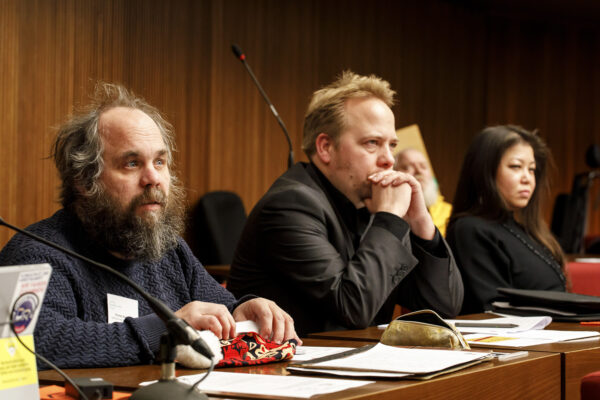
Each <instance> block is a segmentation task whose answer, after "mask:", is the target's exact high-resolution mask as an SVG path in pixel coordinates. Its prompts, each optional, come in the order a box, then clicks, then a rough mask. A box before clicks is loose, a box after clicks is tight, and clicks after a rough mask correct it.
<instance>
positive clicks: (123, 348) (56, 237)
mask: <svg viewBox="0 0 600 400" xmlns="http://www.w3.org/2000/svg"><path fill="white" fill-rule="evenodd" d="M27 230H30V231H31V232H34V233H36V234H38V235H40V236H42V237H44V238H45V239H48V240H50V241H53V242H55V243H58V244H60V245H62V246H64V247H67V248H69V249H71V250H73V251H75V252H77V253H79V254H82V255H84V256H87V257H89V258H91V259H93V260H96V261H99V262H101V263H104V264H107V265H109V266H111V267H113V268H115V269H117V270H119V271H120V272H122V273H123V274H125V275H127V276H128V277H129V278H131V279H132V280H133V281H135V282H136V283H137V284H139V285H140V286H142V287H143V288H144V289H146V290H147V291H148V292H149V293H150V294H152V295H153V296H155V297H157V298H159V299H161V300H162V301H164V302H165V303H166V304H167V305H168V306H169V307H170V308H171V309H172V310H178V309H179V308H181V307H183V306H184V305H185V304H187V303H189V302H191V301H193V300H200V301H205V302H212V303H220V304H224V305H226V306H227V307H228V308H229V311H230V312H231V311H233V309H234V308H235V306H236V305H237V304H238V303H237V302H236V299H235V298H234V296H233V295H232V294H231V293H230V292H229V291H227V290H226V289H224V288H223V287H222V286H221V285H219V284H218V283H217V282H216V281H215V280H214V279H213V278H212V277H211V276H210V275H209V274H208V273H207V272H206V270H205V269H204V268H203V267H202V265H201V264H200V262H199V261H198V259H196V257H195V256H194V255H193V254H192V252H191V250H190V249H189V247H188V246H187V245H186V243H185V242H184V241H183V240H182V239H180V240H179V245H178V246H177V248H175V249H174V250H171V251H170V252H168V253H167V254H166V255H165V256H164V257H163V258H162V259H161V260H160V261H158V262H136V261H124V260H121V259H118V258H115V257H113V256H112V255H110V254H109V253H108V252H106V251H104V250H103V249H100V248H98V247H97V246H95V245H94V244H93V243H92V241H91V240H90V239H89V237H88V235H87V234H86V233H85V231H84V229H83V227H82V226H81V224H80V222H79V220H78V219H77V218H76V217H75V215H73V214H72V213H70V212H68V211H65V210H59V211H58V212H56V213H55V214H54V215H53V216H52V217H50V218H48V219H46V220H43V221H40V222H38V223H36V224H34V225H31V226H30V227H28V228H27ZM39 263H49V264H50V265H51V266H52V275H51V277H50V283H49V286H48V289H47V292H46V297H45V299H44V302H43V305H42V310H41V312H40V316H39V320H38V323H37V326H36V329H35V333H34V338H35V345H36V351H38V352H39V353H41V354H42V355H44V356H45V357H47V358H48V359H49V360H50V361H52V362H54V363H56V364H57V365H58V366H59V367H62V368H91V367H107V366H121V365H133V364H140V363H150V362H152V361H153V360H154V357H155V353H156V352H157V351H158V345H159V339H160V335H161V334H162V332H164V330H165V327H164V324H163V323H162V321H161V320H160V319H159V318H158V317H157V316H156V315H155V314H154V313H153V311H152V309H151V308H150V307H149V305H148V303H147V302H146V301H145V300H143V299H142V298H141V296H140V295H138V294H137V293H136V292H135V291H134V290H133V289H132V288H130V287H129V286H127V285H126V284H125V283H123V282H122V281H120V280H119V279H118V278H116V277H115V276H113V275H111V274H109V273H107V272H105V271H102V270H99V269H98V268H96V267H94V266H92V265H88V264H86V263H84V262H83V261H79V260H77V259H74V258H72V257H70V256H67V255H65V254H64V253H62V252H60V251H58V250H55V249H53V248H51V247H48V246H46V245H44V244H41V243H39V242H36V241H34V240H33V239H29V238H28V237H26V236H24V235H22V234H17V235H15V236H14V237H13V238H12V239H11V240H10V242H9V243H8V244H7V245H6V246H5V247H4V249H3V250H2V252H0V265H23V264H39ZM107 293H112V294H116V295H119V296H123V297H127V298H130V299H136V300H137V301H138V305H139V318H127V319H126V320H125V321H124V322H122V323H112V324H108V323H107V299H106V295H107ZM38 365H39V368H47V366H46V365H45V364H38Z"/></svg>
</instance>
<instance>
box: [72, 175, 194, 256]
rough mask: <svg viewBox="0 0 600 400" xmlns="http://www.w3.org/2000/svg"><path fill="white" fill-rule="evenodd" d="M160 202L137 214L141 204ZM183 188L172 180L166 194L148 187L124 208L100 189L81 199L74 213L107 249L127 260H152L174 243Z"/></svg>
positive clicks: (180, 229)
mask: <svg viewBox="0 0 600 400" xmlns="http://www.w3.org/2000/svg"><path fill="white" fill-rule="evenodd" d="M148 203H159V204H160V205H162V208H161V209H160V210H159V211H148V212H146V213H144V215H143V216H139V215H137V214H136V210H137V209H138V208H139V207H140V206H141V205H142V204H148ZM183 204H184V191H183V189H182V188H181V187H180V186H178V184H177V182H176V181H175V179H172V181H171V187H170V193H169V195H168V196H167V195H166V194H165V193H164V192H163V191H162V190H161V189H158V188H155V187H147V188H146V189H145V190H144V193H142V194H141V195H139V196H137V197H135V198H134V199H133V200H132V201H131V202H130V203H129V205H128V206H127V207H122V206H121V204H120V203H119V201H118V200H116V199H115V198H114V197H112V196H111V195H110V194H109V193H107V192H106V190H105V189H104V188H101V190H100V192H99V193H98V194H97V195H94V196H90V197H84V198H80V199H78V200H77V201H76V202H75V207H74V208H75V212H76V213H77V216H78V217H79V219H80V220H81V223H82V224H83V227H84V228H85V230H86V231H87V232H88V233H89V234H90V235H91V236H92V239H94V240H95V241H96V242H97V243H98V244H100V245H101V246H103V247H104V248H105V249H106V250H108V251H110V252H112V253H117V254H118V255H120V256H122V257H124V258H127V259H136V260H141V261H155V260H158V259H160V258H162V257H163V256H164V255H165V253H166V252H167V251H169V250H171V249H173V248H174V247H175V246H177V240H178V238H179V236H180V235H181V233H182V232H183V227H184V218H183V216H184V205H183Z"/></svg>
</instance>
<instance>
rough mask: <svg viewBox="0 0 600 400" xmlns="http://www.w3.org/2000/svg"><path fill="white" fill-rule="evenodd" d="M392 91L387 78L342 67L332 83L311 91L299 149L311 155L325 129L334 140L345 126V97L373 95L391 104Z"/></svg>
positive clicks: (390, 105)
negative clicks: (344, 69)
mask: <svg viewBox="0 0 600 400" xmlns="http://www.w3.org/2000/svg"><path fill="white" fill-rule="evenodd" d="M395 94H396V92H394V91H393V90H392V89H390V84H389V82H387V81H385V80H383V79H381V78H379V77H378V76H375V75H369V76H362V75H358V74H355V73H354V72H352V71H344V72H342V74H341V75H340V76H339V77H338V78H337V80H335V81H334V82H333V83H331V84H329V85H327V86H325V87H323V88H321V89H319V90H317V91H316V92H314V93H313V96H312V99H311V100H310V104H309V105H308V109H307V110H306V115H305V117H304V133H303V137H302V150H304V153H306V155H307V156H308V158H311V157H312V156H313V154H315V152H316V144H315V142H316V140H317V136H319V134H320V133H326V134H327V135H329V137H331V138H332V139H333V141H334V142H336V143H337V140H338V138H339V136H340V133H341V132H342V130H343V129H344V128H345V110H344V106H345V103H346V100H348V99H352V98H357V97H376V98H378V99H380V100H381V101H383V102H384V103H385V104H386V105H387V106H388V107H390V108H391V107H392V106H393V105H394V95H395Z"/></svg>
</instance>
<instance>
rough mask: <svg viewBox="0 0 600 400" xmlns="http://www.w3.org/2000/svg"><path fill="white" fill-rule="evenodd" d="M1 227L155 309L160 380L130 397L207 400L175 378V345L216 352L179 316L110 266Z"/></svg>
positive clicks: (140, 399) (0, 222)
mask: <svg viewBox="0 0 600 400" xmlns="http://www.w3.org/2000/svg"><path fill="white" fill-rule="evenodd" d="M0 225H4V226H6V227H7V228H10V229H12V230H14V231H17V232H19V233H22V234H23V235H25V236H28V237H30V238H32V239H34V240H37V241H39V242H41V243H44V244H45V245H47V246H50V247H52V248H55V249H57V250H59V251H62V252H64V253H66V254H68V255H70V256H72V257H75V258H77V259H79V260H82V261H84V262H87V263H90V264H92V265H94V266H95V267H98V268H100V269H102V270H104V271H107V272H109V273H111V274H113V275H115V276H117V277H118V278H119V279H121V280H123V281H125V282H126V283H127V284H128V285H130V286H131V287H132V288H133V289H135V291H137V292H138V293H139V294H140V295H141V296H142V297H143V298H144V299H145V300H146V301H147V302H148V304H149V305H150V307H151V308H152V310H154V312H155V313H156V314H157V315H158V316H159V317H160V319H161V320H162V321H163V322H164V323H165V325H166V327H167V332H165V333H164V334H163V335H162V336H161V344H160V360H161V363H162V365H161V377H160V379H159V381H158V382H155V383H153V384H151V385H148V386H146V387H143V388H141V389H138V390H136V391H135V392H134V394H133V396H132V397H131V398H132V399H134V400H157V399H161V400H162V399H170V400H205V399H208V397H207V396H206V395H205V394H203V393H200V392H199V391H198V390H195V387H192V386H189V385H187V384H185V383H182V382H179V381H177V380H176V379H175V357H176V346H177V345H178V344H183V345H190V346H192V348H193V349H194V350H196V351H197V352H199V353H200V354H202V355H203V356H205V357H206V358H208V359H209V360H211V363H212V362H213V361H212V357H213V353H212V351H211V350H210V348H209V347H208V346H207V345H206V343H204V341H203V340H202V339H201V338H200V336H199V335H198V333H197V332H196V330H195V329H193V328H192V327H191V326H190V325H188V323H187V322H185V321H184V320H182V319H181V318H179V317H177V315H175V313H174V312H173V311H172V310H171V309H170V308H169V307H168V306H167V305H166V304H165V303H163V302H162V301H160V300H159V299H157V298H155V297H153V296H152V295H150V294H149V293H147V292H146V291H145V290H144V289H142V287H140V286H139V285H138V284H137V283H135V282H134V281H132V280H131V279H130V278H129V277H127V276H126V275H123V274H122V273H120V272H119V271H117V270H115V269H113V268H111V267H109V266H108V265H105V264H102V263H99V262H97V261H94V260H92V259H90V258H87V257H85V256H82V255H81V254H78V253H75V252H74V251H71V250H69V249H67V248H64V247H62V246H59V245H58V244H56V243H53V242H50V241H49V240H46V239H44V238H43V237H41V236H38V235H36V234H34V233H31V232H28V231H26V230H24V229H21V228H18V227H16V226H14V225H11V224H9V223H8V222H6V221H4V219H2V217H0ZM211 370H212V367H211V369H209V370H208V372H207V374H208V373H210V371H211Z"/></svg>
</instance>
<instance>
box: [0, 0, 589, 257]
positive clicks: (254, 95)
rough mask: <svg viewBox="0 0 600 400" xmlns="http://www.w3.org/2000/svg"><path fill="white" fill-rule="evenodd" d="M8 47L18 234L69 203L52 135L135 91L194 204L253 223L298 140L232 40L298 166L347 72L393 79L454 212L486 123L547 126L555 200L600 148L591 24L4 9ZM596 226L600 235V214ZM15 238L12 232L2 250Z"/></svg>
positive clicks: (285, 11)
mask: <svg viewBox="0 0 600 400" xmlns="http://www.w3.org/2000/svg"><path fill="white" fill-rule="evenodd" d="M0 35H1V36H0V110H2V112H1V113H0V143H1V146H2V155H3V158H4V166H5V167H4V168H0V187H1V188H2V189H3V190H2V192H1V195H0V215H1V216H2V217H3V218H4V219H6V220H7V221H10V222H13V223H15V224H17V225H19V226H26V225H28V224H30V223H33V222H35V221H37V220H39V219H41V218H44V217H46V216H48V215H50V214H51V213H52V212H53V211H54V210H56V209H57V208H59V205H58V204H57V202H56V198H57V190H56V189H57V187H58V180H57V177H56V173H55V170H54V166H53V163H52V160H50V159H48V158H47V156H48V154H49V152H50V144H51V142H52V138H53V135H54V132H55V127H56V126H58V125H60V123H61V121H63V120H64V119H65V118H66V116H67V115H68V113H69V112H70V111H71V110H72V108H73V106H75V105H77V104H85V102H86V98H87V94H88V93H89V92H90V90H91V88H92V87H93V84H94V82H95V81H97V80H105V81H115V82H121V83H123V84H124V85H125V86H127V87H129V88H131V89H132V90H134V91H135V92H136V93H138V94H141V95H142V96H144V97H145V98H146V99H147V100H148V101H149V102H150V103H152V104H154V105H156V106H157V107H158V108H159V109H161V110H162V111H163V112H164V113H165V115H166V117H167V118H168V119H169V120H170V121H171V122H172V123H173V125H174V127H175V130H176V132H177V146H178V150H179V151H178V153H177V158H176V160H177V166H178V170H179V175H180V177H181V178H182V180H183V182H184V184H185V186H186V187H187V189H188V192H189V196H188V197H189V202H190V204H193V203H194V202H195V201H196V199H197V198H198V197H199V196H200V195H202V194H203V193H204V192H206V191H209V190H218V189H223V190H232V191H235V192H237V193H239V194H240V195H241V196H242V198H243V200H244V203H245V205H246V207H247V208H248V210H249V209H250V208H251V207H252V206H253V204H254V203H255V202H256V201H257V200H258V199H259V198H260V196H261V195H262V194H263V193H264V192H265V191H266V189H267V188H268V187H269V185H270V184H271V183H272V182H273V180H274V179H275V178H276V177H277V176H279V175H280V174H281V173H282V172H283V171H284V170H285V168H286V160H287V156H286V154H287V144H286V142H285V140H284V138H283V136H282V133H281V131H280V128H279V126H278V124H277V122H276V121H275V119H274V118H273V117H272V115H270V112H269V110H268V109H267V107H266V106H265V105H264V103H263V100H262V98H261V97H260V95H259V93H258V92H257V91H256V89H255V87H254V86H253V84H252V82H251V81H250V79H249V77H248V76H247V75H246V72H245V71H244V70H243V66H242V65H240V63H239V61H237V60H236V59H235V57H234V56H233V54H232V53H231V50H230V47H231V44H232V43H237V44H239V45H240V47H241V48H242V49H243V50H244V51H245V53H246V55H247V61H248V63H249V64H250V65H251V67H252V69H253V70H254V72H255V74H256V75H257V77H258V78H259V79H260V80H261V82H262V83H263V86H264V88H265V90H266V92H267V93H268V95H269V97H270V98H271V100H272V101H273V103H274V104H275V105H276V107H277V109H278V111H279V113H280V114H281V116H282V118H283V120H284V121H285V123H286V125H287V127H288V130H289V132H290V135H291V137H292V141H293V144H294V149H295V155H296V159H297V160H306V157H305V156H304V155H303V154H302V152H301V149H300V145H301V135H302V122H303V115H304V111H305V109H306V106H307V102H308V99H309V97H310V94H311V93H312V92H313V91H314V90H315V89H317V88H318V87H320V86H322V85H324V84H326V83H328V82H330V81H331V80H332V79H333V77H334V76H335V75H336V74H338V73H339V72H340V71H342V70H343V69H352V70H354V71H356V72H359V73H364V74H366V73H375V74H378V75H380V76H382V77H384V78H385V79H387V80H389V81H390V83H391V84H392V87H393V88H394V89H395V90H396V91H397V92H398V97H397V104H396V105H395V107H394V112H395V114H396V119H397V121H396V125H397V127H401V126H405V125H409V124H412V123H417V124H419V125H420V127H421V131H422V133H423V136H424V139H425V142H426V144H427V147H428V150H429V152H430V156H431V159H432V161H433V164H434V168H435V170H436V174H437V176H438V178H439V180H440V182H441V185H442V190H443V192H444V194H445V195H446V197H448V198H450V199H451V198H452V197H453V195H454V187H455V185H456V181H457V175H458V169H459V166H460V163H461V160H462V157H463V154H464V151H465V149H466V146H467V145H468V143H469V142H470V140H471V137H472V136H473V134H474V133H476V132H477V131H478V130H479V129H481V128H482V127H483V126H485V125H486V124H495V123H517V124H520V125H523V126H525V127H527V128H539V129H540V130H541V132H542V135H543V136H544V137H545V138H546V139H547V141H548V143H549V145H550V147H551V149H552V151H553V152H554V154H555V157H556V163H557V165H558V166H559V167H558V169H557V174H556V177H555V178H556V179H555V192H556V193H557V192H559V191H566V190H568V189H569V188H570V185H571V179H572V176H573V174H574V173H576V172H580V171H583V170H585V165H584V163H583V161H582V154H583V151H584V150H585V147H586V146H587V145H588V144H589V143H591V142H593V141H595V142H597V143H600V116H598V114H597V113H595V110H598V109H600V60H599V57H600V52H599V50H600V48H599V47H600V30H598V29H595V28H590V27H589V25H578V24H577V23H569V24H563V25H560V24H557V23H556V22H555V21H538V22H536V23H535V24H532V23H530V22H529V21H527V20H523V19H522V18H521V19H517V18H510V17H501V16H490V15H487V13H486V12H485V11H483V10H479V9H474V8H471V7H469V6H465V5H461V3H459V2H451V1H442V0H426V1H417V0H414V1H393V0H389V1H383V0H381V1H371V2H364V1H360V0H344V1H342V0H328V1H322V0H251V1H248V0H213V1H211V0H204V1H200V0H187V1H186V0H178V1H164V0H161V1H159V0H128V1H126V0H0ZM590 230H591V231H592V232H596V233H600V213H598V212H595V213H593V214H592V220H591V223H590ZM11 235H12V233H11V232H9V231H7V230H6V229H0V246H3V245H4V244H5V243H6V241H7V240H8V239H9V237H10V236H11Z"/></svg>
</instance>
